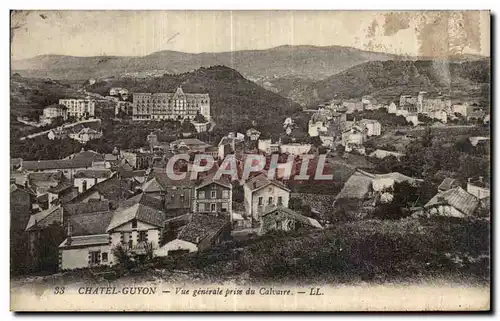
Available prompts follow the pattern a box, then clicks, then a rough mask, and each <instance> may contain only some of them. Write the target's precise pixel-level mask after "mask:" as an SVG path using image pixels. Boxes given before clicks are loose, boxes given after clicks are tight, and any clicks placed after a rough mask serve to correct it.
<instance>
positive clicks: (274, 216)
mask: <svg viewBox="0 0 500 321" xmlns="http://www.w3.org/2000/svg"><path fill="white" fill-rule="evenodd" d="M261 221H262V223H261V224H260V229H259V234H265V233H268V232H270V231H285V232H289V231H295V230H297V229H299V228H300V227H305V228H317V229H323V227H322V226H321V224H319V223H318V221H317V220H315V219H313V218H311V217H307V216H304V215H301V214H299V213H297V212H295V211H293V210H291V209H289V208H286V207H281V206H277V207H274V208H272V209H270V210H268V211H267V212H265V213H264V214H262V216H261Z"/></svg>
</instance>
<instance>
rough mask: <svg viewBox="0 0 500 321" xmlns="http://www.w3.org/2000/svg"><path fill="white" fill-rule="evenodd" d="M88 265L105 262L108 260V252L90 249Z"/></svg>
mask: <svg viewBox="0 0 500 321" xmlns="http://www.w3.org/2000/svg"><path fill="white" fill-rule="evenodd" d="M89 255H90V262H89V263H90V265H99V264H101V262H102V263H107V262H108V253H107V252H102V253H101V251H90V252H89Z"/></svg>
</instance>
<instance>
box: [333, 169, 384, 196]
mask: <svg viewBox="0 0 500 321" xmlns="http://www.w3.org/2000/svg"><path fill="white" fill-rule="evenodd" d="M374 177H375V175H373V174H370V173H367V172H365V171H360V170H356V171H355V172H354V173H353V174H352V175H351V176H350V177H349V179H348V180H347V181H346V182H345V184H344V187H342V190H341V191H340V193H339V194H338V195H337V199H348V198H357V199H362V198H364V197H365V196H366V195H367V194H368V192H370V188H371V186H372V181H373V178H374Z"/></svg>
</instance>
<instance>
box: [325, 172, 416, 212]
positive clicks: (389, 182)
mask: <svg viewBox="0 0 500 321" xmlns="http://www.w3.org/2000/svg"><path fill="white" fill-rule="evenodd" d="M401 182H408V183H410V184H413V185H416V184H418V183H420V182H422V180H421V179H416V178H413V177H409V176H406V175H403V174H401V173H398V172H393V173H387V174H372V173H369V172H366V171H364V170H361V169H356V170H355V172H354V173H353V174H352V175H351V176H350V177H349V179H348V180H347V181H346V182H345V184H344V186H343V187H342V190H341V191H340V193H339V194H338V195H337V197H336V198H335V201H334V204H336V203H338V201H339V200H361V201H363V200H367V199H370V198H373V197H374V196H375V195H376V194H380V193H383V192H385V191H390V190H392V189H393V188H394V184H395V183H401Z"/></svg>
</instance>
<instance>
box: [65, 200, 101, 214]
mask: <svg viewBox="0 0 500 321" xmlns="http://www.w3.org/2000/svg"><path fill="white" fill-rule="evenodd" d="M63 209H64V215H68V216H74V215H79V214H83V213H95V212H106V211H108V210H109V201H96V202H88V203H75V204H64V205H63Z"/></svg>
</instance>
